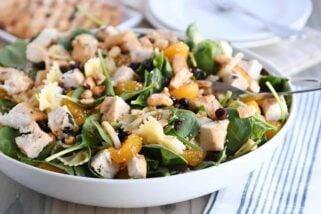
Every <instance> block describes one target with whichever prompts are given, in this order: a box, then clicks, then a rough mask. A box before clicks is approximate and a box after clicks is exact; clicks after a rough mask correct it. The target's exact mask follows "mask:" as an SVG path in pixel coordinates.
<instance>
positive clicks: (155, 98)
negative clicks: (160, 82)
mask: <svg viewBox="0 0 321 214" xmlns="http://www.w3.org/2000/svg"><path fill="white" fill-rule="evenodd" d="M147 104H148V105H149V106H172V105H173V100H172V99H171V98H170V97H169V96H168V95H166V94H163V93H158V94H152V95H150V96H149V97H148V99H147Z"/></svg>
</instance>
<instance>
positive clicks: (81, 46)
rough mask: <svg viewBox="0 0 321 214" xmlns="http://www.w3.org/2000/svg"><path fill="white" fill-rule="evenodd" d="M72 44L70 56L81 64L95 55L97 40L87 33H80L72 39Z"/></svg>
mask: <svg viewBox="0 0 321 214" xmlns="http://www.w3.org/2000/svg"><path fill="white" fill-rule="evenodd" d="M72 46H73V50H72V54H71V56H72V58H73V59H74V60H76V61H79V62H80V63H81V64H85V63H86V62H87V61H88V60H89V59H90V58H92V57H94V56H95V53H96V51H97V48H98V41H97V39H96V38H95V37H93V36H91V35H89V34H81V35H79V36H77V37H76V38H75V39H74V40H73V42H72Z"/></svg>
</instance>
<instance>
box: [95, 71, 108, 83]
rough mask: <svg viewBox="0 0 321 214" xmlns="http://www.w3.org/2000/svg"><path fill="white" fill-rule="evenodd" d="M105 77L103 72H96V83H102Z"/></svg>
mask: <svg viewBox="0 0 321 214" xmlns="http://www.w3.org/2000/svg"><path fill="white" fill-rule="evenodd" d="M105 79H106V77H105V75H104V74H102V73H98V74H97V75H96V76H95V82H96V85H100V84H102V83H103V82H104V81H105Z"/></svg>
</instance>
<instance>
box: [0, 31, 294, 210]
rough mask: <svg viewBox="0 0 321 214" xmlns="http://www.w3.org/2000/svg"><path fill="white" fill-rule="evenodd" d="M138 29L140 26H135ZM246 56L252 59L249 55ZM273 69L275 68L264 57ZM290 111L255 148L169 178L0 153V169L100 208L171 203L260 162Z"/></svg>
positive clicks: (235, 176) (242, 173) (24, 182)
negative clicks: (50, 166) (47, 164)
mask: <svg viewBox="0 0 321 214" xmlns="http://www.w3.org/2000/svg"><path fill="white" fill-rule="evenodd" d="M137 31H140V32H142V31H141V30H137ZM246 57H247V58H249V59H251V58H257V56H254V55H252V54H246ZM260 61H261V63H263V65H264V66H265V68H267V69H268V70H269V72H270V73H272V74H277V71H276V70H275V69H274V68H273V67H272V66H270V65H268V64H267V63H264V60H260ZM294 112H295V97H293V101H292V106H291V109H290V114H289V117H288V120H287V122H286V123H285V125H284V127H283V128H282V129H281V130H280V131H279V133H278V134H277V135H276V136H274V137H273V138H272V139H271V140H269V141H268V142H267V143H265V144H264V145H262V146H261V147H259V148H258V149H257V150H255V151H253V152H250V153H248V154H246V155H244V156H242V157H239V158H237V159H234V160H231V161H228V162H226V163H223V164H221V165H219V166H217V167H210V168H207V169H203V170H199V171H192V172H188V173H184V174H179V175H173V176H169V177H160V178H148V179H137V180H134V179H124V180H119V179H118V180H116V179H99V178H86V177H76V176H70V175H65V174H59V173H54V172H50V171H46V170H43V169H39V168H36V167H33V166H29V165H27V164H24V163H22V162H19V161H17V160H15V159H12V158H10V157H8V156H6V155H4V154H2V153H0V170H1V171H2V172H3V173H4V174H6V175H7V176H9V177H10V178H12V179H13V180H15V181H17V182H18V183H20V184H22V185H24V186H26V187H28V188H30V189H33V190H35V191H37V192H40V193H42V194H45V195H48V196H51V197H54V198H58V199H61V200H66V201H70V202H75V203H80V204H86V205H94V206H101V207H123V208H129V207H131V208H133V207H149V206H159V205H164V204H170V203H176V202H180V201H184V200H189V199H192V198H196V197H199V196H203V195H206V194H209V193H212V192H214V191H216V190H219V189H221V188H224V187H227V186H229V185H231V184H233V183H234V182H236V181H237V180H238V179H240V178H241V177H243V176H245V175H247V174H249V173H250V172H251V171H253V170H254V169H256V168H257V167H259V166H260V165H261V164H262V162H263V161H264V160H266V159H267V158H268V157H269V156H270V155H271V154H272V153H273V152H274V150H275V149H276V148H277V146H278V145H280V144H282V142H283V137H284V135H285V133H286V132H287V131H288V129H289V127H290V126H291V124H292V118H293V114H294Z"/></svg>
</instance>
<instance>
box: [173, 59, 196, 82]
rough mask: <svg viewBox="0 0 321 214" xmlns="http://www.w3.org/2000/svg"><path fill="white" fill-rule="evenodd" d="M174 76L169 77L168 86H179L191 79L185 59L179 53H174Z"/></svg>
mask: <svg viewBox="0 0 321 214" xmlns="http://www.w3.org/2000/svg"><path fill="white" fill-rule="evenodd" d="M172 64H173V70H174V77H173V78H172V79H171V81H170V84H169V86H170V87H171V88H179V87H180V86H182V85H184V84H186V83H188V82H189V81H191V77H192V76H193V74H192V73H191V72H190V71H189V69H188V66H187V62H186V59H185V58H184V57H183V56H181V55H176V56H175V57H174V59H173V63H172Z"/></svg>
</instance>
